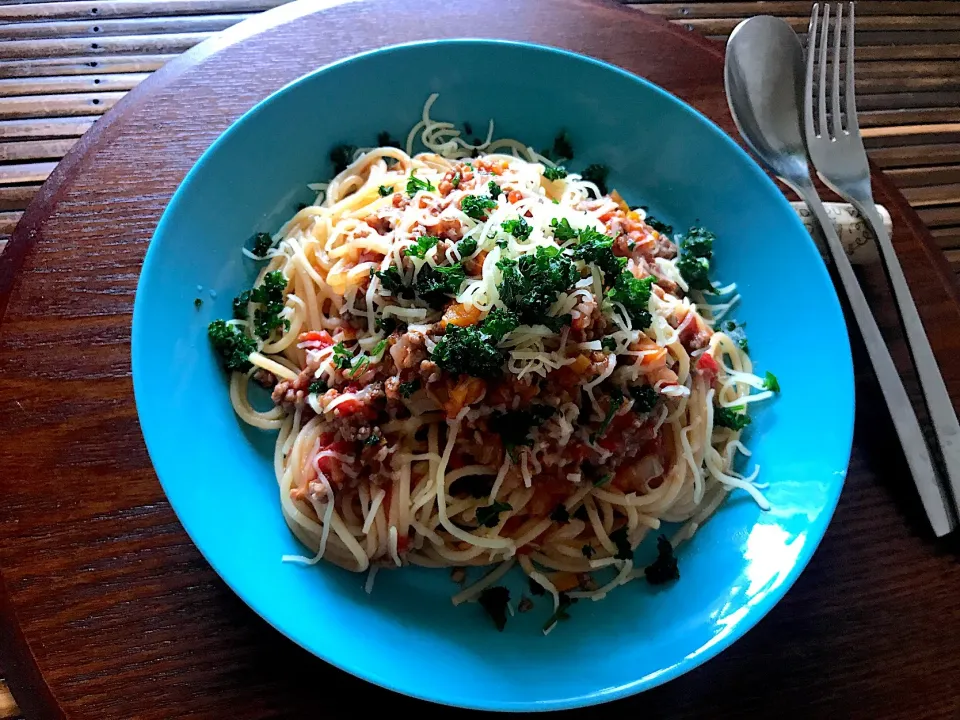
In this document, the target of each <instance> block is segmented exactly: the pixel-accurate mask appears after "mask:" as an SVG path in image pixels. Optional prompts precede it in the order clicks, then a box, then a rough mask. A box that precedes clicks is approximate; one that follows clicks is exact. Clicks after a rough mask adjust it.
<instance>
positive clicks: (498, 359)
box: [431, 325, 504, 378]
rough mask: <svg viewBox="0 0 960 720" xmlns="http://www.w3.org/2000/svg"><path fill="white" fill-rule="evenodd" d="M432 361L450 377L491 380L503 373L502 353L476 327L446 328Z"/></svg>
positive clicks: (485, 334)
mask: <svg viewBox="0 0 960 720" xmlns="http://www.w3.org/2000/svg"><path fill="white" fill-rule="evenodd" d="M431 358H432V360H433V361H434V362H435V363H437V365H439V366H440V367H441V368H443V369H444V370H446V371H447V372H448V373H450V374H451V375H461V374H465V375H471V376H472V377H478V378H494V377H497V376H498V375H500V373H501V372H502V370H503V361H504V355H503V353H502V352H501V351H500V350H498V349H497V347H496V345H495V344H494V343H493V342H492V339H491V338H490V336H489V335H488V334H487V333H485V332H483V331H482V330H481V329H480V328H478V327H477V326H476V325H471V326H469V327H459V326H457V325H448V326H447V331H446V333H445V334H444V336H443V337H442V338H440V342H438V343H437V345H436V347H434V348H433V353H432V354H431Z"/></svg>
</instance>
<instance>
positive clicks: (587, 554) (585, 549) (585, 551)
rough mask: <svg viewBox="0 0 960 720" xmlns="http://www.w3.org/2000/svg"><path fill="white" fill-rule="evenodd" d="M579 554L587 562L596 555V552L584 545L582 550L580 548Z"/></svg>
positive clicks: (589, 546)
mask: <svg viewBox="0 0 960 720" xmlns="http://www.w3.org/2000/svg"><path fill="white" fill-rule="evenodd" d="M580 553H581V554H582V555H583V556H584V557H585V558H586V559H587V560H589V559H590V558H592V557H593V556H594V555H596V554H597V551H596V550H594V548H593V546H592V545H584V546H583V547H582V548H580Z"/></svg>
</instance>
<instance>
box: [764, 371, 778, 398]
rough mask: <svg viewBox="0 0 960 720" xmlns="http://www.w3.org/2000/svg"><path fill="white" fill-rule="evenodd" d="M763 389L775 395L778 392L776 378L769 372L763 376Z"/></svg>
mask: <svg viewBox="0 0 960 720" xmlns="http://www.w3.org/2000/svg"><path fill="white" fill-rule="evenodd" d="M763 389H764V390H773V391H774V392H775V393H778V392H780V381H779V380H777V376H776V375H774V374H773V373H772V372H770V371H769V370H767V374H766V375H764V376H763Z"/></svg>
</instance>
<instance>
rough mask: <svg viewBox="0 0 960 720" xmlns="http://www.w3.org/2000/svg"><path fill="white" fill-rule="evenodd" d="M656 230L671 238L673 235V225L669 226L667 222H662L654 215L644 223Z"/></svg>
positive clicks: (648, 217) (649, 216) (648, 216)
mask: <svg viewBox="0 0 960 720" xmlns="http://www.w3.org/2000/svg"><path fill="white" fill-rule="evenodd" d="M644 222H646V223H647V225H649V226H650V227H652V228H653V229H654V230H656V231H657V232H658V233H660V234H661V235H667V236H670V235H672V234H673V225H667V224H666V223H665V222H660V221H659V220H657V219H656V218H655V217H654V216H653V215H647V219H646V220H645V221H644Z"/></svg>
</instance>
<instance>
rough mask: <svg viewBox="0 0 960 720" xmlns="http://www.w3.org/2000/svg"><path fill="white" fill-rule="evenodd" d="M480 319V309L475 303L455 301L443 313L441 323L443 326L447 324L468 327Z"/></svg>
mask: <svg viewBox="0 0 960 720" xmlns="http://www.w3.org/2000/svg"><path fill="white" fill-rule="evenodd" d="M479 321H480V310H479V309H477V307H476V306H475V305H465V304H464V303H453V304H452V305H450V307H448V308H447V310H446V312H444V313H443V319H442V320H441V321H440V324H441V325H442V326H443V327H446V326H447V325H456V326H457V327H468V326H470V325H476V324H477V323H478V322H479Z"/></svg>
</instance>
